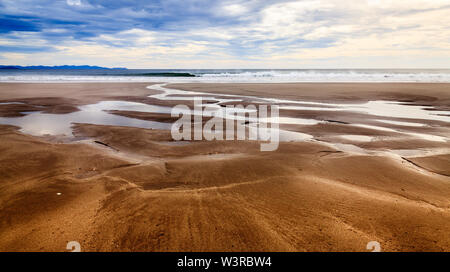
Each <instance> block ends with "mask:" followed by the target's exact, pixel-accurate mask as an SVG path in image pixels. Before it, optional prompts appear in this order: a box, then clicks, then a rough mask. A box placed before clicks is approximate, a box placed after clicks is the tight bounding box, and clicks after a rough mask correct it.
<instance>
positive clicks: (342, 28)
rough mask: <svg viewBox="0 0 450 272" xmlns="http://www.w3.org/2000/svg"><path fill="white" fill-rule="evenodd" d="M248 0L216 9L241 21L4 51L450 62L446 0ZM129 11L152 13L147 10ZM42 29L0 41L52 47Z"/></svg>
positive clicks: (83, 57)
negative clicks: (256, 0) (256, 3)
mask: <svg viewBox="0 0 450 272" xmlns="http://www.w3.org/2000/svg"><path fill="white" fill-rule="evenodd" d="M85 3H86V4H88V3H87V2H85ZM249 3H250V2H238V1H228V2H224V3H223V4H222V5H221V6H220V8H219V9H218V10H215V11H213V13H214V14H215V15H216V16H217V15H220V14H224V15H226V16H237V17H238V20H240V21H239V24H232V25H214V24H210V25H207V26H205V27H198V26H196V27H195V29H194V28H187V29H186V30H176V31H170V30H155V29H142V28H139V27H136V28H133V29H129V30H126V31H120V32H117V33H108V34H101V35H99V36H97V37H94V38H90V39H85V40H82V41H81V40H72V39H66V40H65V41H62V42H60V43H58V44H57V45H54V46H53V47H54V48H55V49H56V51H55V52H48V53H46V52H43V53H39V54H36V53H29V54H25V53H23V54H12V53H10V54H2V57H3V59H4V60H6V62H9V63H11V64H21V63H19V62H28V64H29V63H30V62H33V63H34V64H63V63H71V64H93V65H109V66H127V67H130V68H138V67H139V68H193V67H194V68H195V67H198V68H301V67H305V65H306V66H309V67H313V66H314V67H322V68H331V67H336V66H340V67H342V66H347V67H357V66H359V67H383V66H384V67H394V66H395V67H401V68H407V67H412V68H413V67H421V66H423V67H433V64H434V65H435V67H450V40H449V39H448V37H450V20H448V18H449V17H450V8H449V5H450V2H449V1H448V0H433V1H425V0H410V1H394V0H392V1H391V0H359V1H351V2H350V1H349V2H345V3H344V1H342V0H306V1H292V2H286V3H275V4H270V5H267V6H265V7H263V8H261V9H259V10H258V11H255V10H254V9H253V6H251V5H250V4H249ZM67 4H68V5H71V6H80V5H83V4H84V2H81V1H80V0H68V1H67ZM127 12H129V13H130V14H132V15H133V17H142V16H144V17H145V16H146V15H147V12H146V11H143V10H137V11H133V10H131V9H127ZM180 29H183V28H180ZM61 31H63V30H62V29H58V28H55V29H48V30H44V32H43V33H44V34H45V33H50V34H52V33H60V32H61ZM39 35H40V34H39V33H33V32H20V33H12V34H9V36H8V35H5V36H4V37H2V38H0V45H4V46H16V45H17V46H19V45H21V44H22V45H23V44H33V45H40V46H52V45H51V44H49V42H47V41H46V40H45V39H43V38H42V37H41V36H39ZM3 62H4V61H3Z"/></svg>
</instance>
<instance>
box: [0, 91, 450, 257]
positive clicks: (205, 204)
mask: <svg viewBox="0 0 450 272" xmlns="http://www.w3.org/2000/svg"><path fill="white" fill-rule="evenodd" d="M151 85H157V87H154V88H152V87H151ZM148 86H150V87H148ZM166 89H169V90H170V89H175V90H177V92H174V93H169V92H166V95H167V96H166V99H159V98H158V95H162V94H163V93H164V92H163V91H164V90H166ZM184 92H185V93H184ZM191 92H197V94H193V93H191ZM198 93H202V94H201V96H202V97H204V102H205V101H206V102H208V101H212V102H214V101H217V99H229V100H233V98H234V99H235V98H239V100H240V101H228V102H223V103H219V104H218V105H219V106H220V105H222V106H225V105H234V104H242V105H249V104H255V103H256V104H265V103H268V102H270V101H272V102H271V103H273V104H277V105H279V106H280V116H281V117H284V118H287V119H286V120H287V121H286V122H284V123H280V129H282V130H283V131H287V132H292V133H297V134H294V135H295V137H300V136H301V135H307V136H308V138H307V139H300V138H295V137H294V139H290V140H286V141H282V142H280V144H279V147H278V149H277V150H276V151H273V152H261V151H260V145H259V142H258V141H249V140H245V141H237V140H232V141H191V142H186V141H183V142H176V141H173V139H172V136H171V133H170V130H169V129H166V126H167V127H170V124H171V123H172V122H174V118H173V117H171V116H170V112H165V110H166V109H167V108H171V107H173V106H175V105H178V104H185V105H188V106H189V107H192V106H193V102H192V100H191V99H190V98H192V97H194V96H199V94H198ZM167 97H169V98H170V97H171V98H172V99H167ZM183 98H185V99H183ZM270 99H277V100H270ZM111 101H114V104H113V103H112V102H111ZM224 101H225V100H224ZM386 101H387V102H386ZM125 102H126V103H125ZM394 102H395V103H394ZM127 103H133V104H127ZM377 103H378V104H377ZM396 103H397V104H396ZM149 105H151V106H152V107H153V108H152V110H148V111H147V110H146V109H147V107H148V106H149ZM449 105H450V84H443V83H441V84H438V83H434V84H426V83H283V84H281V83H280V84H254V83H247V84H237V83H233V84H218V83H215V84H213V83H186V84H167V85H164V84H163V85H161V84H159V85H158V84H157V83H151V84H149V83H0V124H1V125H0V150H1V152H0V161H1V163H0V251H66V245H67V243H68V242H69V241H78V242H79V243H80V245H81V247H82V250H83V251H296V252H297V251H367V249H366V245H367V243H368V242H370V241H377V242H379V243H380V244H381V247H382V250H383V251H449V250H450V235H449V234H450V224H449V223H450V126H449V123H448V122H447V119H446V118H449V115H448V113H449V111H450V106H449ZM96 107H97V109H100V110H98V112H99V113H98V114H102V115H101V116H102V119H100V118H98V119H95V118H93V116H94V115H88V114H91V113H92V112H94V113H95V114H97V111H95V110H96V109H95V108H96ZM383 107H385V108H386V110H383V109H384V108H383ZM153 109H154V110H153ZM380 109H381V110H380ZM397 109H398V110H397ZM390 110H391V112H390ZM408 110H410V112H411V115H409V112H408ZM403 111H404V112H403ZM434 113H435V114H434ZM405 116H409V117H408V118H406V117H405ZM21 118H22V119H21ZM115 118H117V119H115ZM122 118H123V119H122ZM40 120H48V122H49V123H52V122H53V123H54V124H56V122H57V121H58V122H67V124H65V125H66V126H65V127H46V126H45V124H43V123H39V122H41V121H40ZM55 120H57V121H55ZM90 120H91V121H90ZM105 120H106V121H105ZM130 120H133V121H130ZM291 120H294V121H291ZM108 122H117V125H108V124H109V123H108ZM134 122H135V123H134ZM152 122H154V123H152ZM128 124H130V125H128ZM133 124H135V125H133ZM149 124H150V125H152V126H154V127H153V128H150V127H146V126H147V125H149ZM69 125H70V127H69ZM68 128H69V129H70V131H69V132H68V133H73V135H67V131H68ZM62 132H64V134H66V135H65V136H63V135H62Z"/></svg>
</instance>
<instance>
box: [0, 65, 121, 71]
mask: <svg viewBox="0 0 450 272" xmlns="http://www.w3.org/2000/svg"><path fill="white" fill-rule="evenodd" d="M0 69H2V70H6V69H8V70H43V69H45V70H69V69H80V70H127V68H107V67H100V66H90V65H60V66H43V65H37V66H20V65H0Z"/></svg>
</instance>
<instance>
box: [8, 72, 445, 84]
mask: <svg viewBox="0 0 450 272" xmlns="http://www.w3.org/2000/svg"><path fill="white" fill-rule="evenodd" d="M0 82H211V83H214V82H224V83H226V82H229V83H246V82H264V83H266V82H273V83H278V82H450V69H125V70H120V69H118V70H114V69H57V70H55V69H33V70H22V69H0Z"/></svg>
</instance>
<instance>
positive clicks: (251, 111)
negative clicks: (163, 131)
mask: <svg viewBox="0 0 450 272" xmlns="http://www.w3.org/2000/svg"><path fill="white" fill-rule="evenodd" d="M204 106H205V109H204ZM211 106H216V107H217V108H215V109H213V110H207V108H208V107H211ZM268 108H269V107H268V105H258V107H256V106H255V105H252V104H249V105H247V106H246V107H244V106H243V105H226V106H224V105H204V104H203V103H202V98H201V97H195V98H194V109H193V110H191V109H190V108H189V107H188V106H187V105H176V106H175V107H173V108H172V110H171V116H172V117H174V118H179V119H178V120H177V121H175V122H174V123H173V124H172V127H171V134H172V138H173V140H175V141H181V140H185V141H190V140H192V138H193V140H194V141H202V140H207V141H213V140H218V141H223V140H227V141H233V140H235V139H236V140H238V141H244V140H251V141H252V140H253V141H256V140H260V141H263V142H262V143H261V144H260V150H261V151H275V150H277V149H278V146H279V141H280V130H279V109H278V106H277V105H271V106H270V117H269V116H268ZM204 117H206V118H209V120H208V121H206V122H204V120H203V118H204ZM224 122H225V128H226V129H225V135H224ZM269 124H270V127H269ZM192 127H193V131H192ZM247 131H248V133H247ZM192 132H193V133H192ZM192 135H193V137H192ZM247 135H248V137H247ZM266 142H267V143H266Z"/></svg>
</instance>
